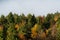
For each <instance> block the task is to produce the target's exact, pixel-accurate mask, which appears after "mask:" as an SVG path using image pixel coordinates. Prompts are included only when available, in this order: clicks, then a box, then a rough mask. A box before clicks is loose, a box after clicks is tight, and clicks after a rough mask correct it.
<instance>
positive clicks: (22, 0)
mask: <svg viewBox="0 0 60 40" xmlns="http://www.w3.org/2000/svg"><path fill="white" fill-rule="evenodd" d="M57 11H59V12H60V0H0V15H2V14H3V15H8V13H9V12H13V13H17V14H21V13H24V14H25V15H27V14H28V13H31V14H35V15H36V16H38V15H46V14H48V13H54V12H57Z"/></svg>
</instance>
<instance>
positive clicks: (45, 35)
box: [0, 12, 60, 40]
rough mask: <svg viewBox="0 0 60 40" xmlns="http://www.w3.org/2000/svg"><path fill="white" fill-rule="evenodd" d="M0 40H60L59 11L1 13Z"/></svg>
mask: <svg viewBox="0 0 60 40" xmlns="http://www.w3.org/2000/svg"><path fill="white" fill-rule="evenodd" d="M0 40H60V13H59V12H56V13H49V14H47V15H46V16H41V15H39V16H35V15H34V14H33V15H31V14H28V15H27V16H25V15H24V14H21V15H18V14H16V13H12V12H10V13H9V14H8V15H7V16H4V15H1V16H0Z"/></svg>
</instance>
